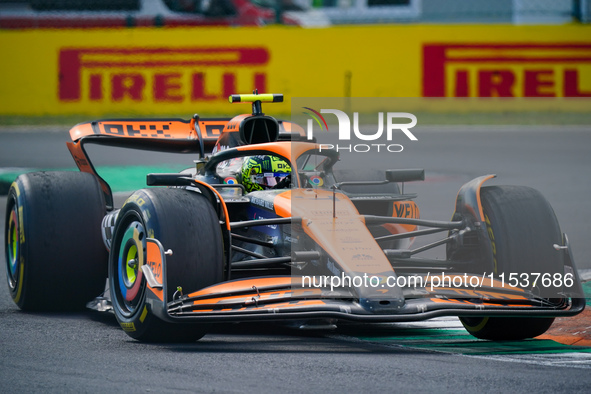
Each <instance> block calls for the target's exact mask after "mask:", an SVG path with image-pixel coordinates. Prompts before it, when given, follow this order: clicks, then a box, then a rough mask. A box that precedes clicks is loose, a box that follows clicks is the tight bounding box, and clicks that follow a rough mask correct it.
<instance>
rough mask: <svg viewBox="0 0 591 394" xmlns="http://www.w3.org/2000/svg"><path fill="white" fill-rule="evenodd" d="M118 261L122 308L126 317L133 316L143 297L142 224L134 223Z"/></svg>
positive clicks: (143, 257)
mask: <svg viewBox="0 0 591 394" xmlns="http://www.w3.org/2000/svg"><path fill="white" fill-rule="evenodd" d="M119 245H120V247H119V255H118V260H117V285H118V288H119V292H118V293H119V295H120V300H119V301H120V302H119V304H120V306H121V307H122V312H123V313H124V314H126V315H131V314H133V313H134V312H135V311H136V309H137V307H138V305H139V304H140V301H141V299H142V296H143V291H142V290H143V286H142V281H143V273H142V270H141V267H142V265H143V264H144V262H145V250H146V237H145V229H144V226H143V225H142V223H140V222H138V221H132V222H131V223H130V224H129V225H128V226H127V228H126V229H125V232H124V233H123V236H122V238H121V242H120V243H119Z"/></svg>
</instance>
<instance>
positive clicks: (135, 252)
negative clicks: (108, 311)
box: [109, 188, 224, 342]
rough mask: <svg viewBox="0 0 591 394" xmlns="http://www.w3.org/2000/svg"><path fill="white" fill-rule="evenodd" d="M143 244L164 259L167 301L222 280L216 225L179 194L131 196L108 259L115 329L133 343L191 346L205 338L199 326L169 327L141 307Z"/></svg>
mask: <svg viewBox="0 0 591 394" xmlns="http://www.w3.org/2000/svg"><path fill="white" fill-rule="evenodd" d="M146 238H155V239H158V240H159V241H160V242H161V243H162V245H163V246H164V248H165V249H171V250H172V251H173V254H172V255H170V256H167V257H166V274H167V277H166V278H165V280H166V283H167V288H168V294H167V299H168V300H172V297H173V294H174V292H175V291H176V289H177V287H181V288H182V289H183V292H184V293H188V292H193V291H197V290H199V289H202V288H204V287H207V286H209V285H212V284H215V283H218V282H221V281H222V280H223V269H224V265H223V262H224V258H223V257H224V255H223V253H224V251H223V241H222V233H221V228H220V225H219V220H218V218H217V216H216V214H215V211H214V209H213V207H212V206H211V203H209V201H207V199H206V198H204V197H203V196H201V195H199V194H197V193H195V192H191V191H187V190H182V189H172V188H171V189H158V188H154V189H145V190H140V191H137V192H135V193H134V194H132V195H131V196H130V197H129V199H128V200H127V201H126V203H125V205H124V206H123V208H122V209H121V211H120V212H119V215H118V218H117V223H116V225H115V235H114V238H113V245H112V248H111V254H110V257H109V281H110V282H109V284H110V286H109V287H110V290H111V300H112V303H113V309H114V311H115V315H116V317H117V320H118V321H119V324H120V325H121V327H122V328H123V330H124V331H125V332H126V333H127V334H128V335H129V336H131V337H132V338H134V339H138V340H141V341H148V342H192V341H196V340H197V339H199V338H201V337H202V336H203V335H205V333H206V332H207V329H208V326H206V325H202V324H184V323H183V324H180V323H169V322H165V321H163V320H161V319H159V318H158V317H157V316H155V315H154V314H153V313H152V307H151V305H150V304H148V303H146V292H147V291H148V290H147V286H146V280H145V278H143V273H142V272H141V268H140V267H141V266H142V265H143V264H145V263H146Z"/></svg>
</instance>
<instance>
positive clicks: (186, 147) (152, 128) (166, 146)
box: [66, 115, 299, 209]
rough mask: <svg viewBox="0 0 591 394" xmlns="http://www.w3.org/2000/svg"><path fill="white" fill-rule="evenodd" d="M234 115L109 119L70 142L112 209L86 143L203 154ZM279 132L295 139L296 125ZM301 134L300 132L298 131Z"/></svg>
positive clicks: (77, 131)
mask: <svg viewBox="0 0 591 394" xmlns="http://www.w3.org/2000/svg"><path fill="white" fill-rule="evenodd" d="M231 120H232V119H231V118H204V119H200V118H199V116H198V115H195V116H193V118H192V119H190V120H183V119H105V120H97V121H92V122H87V123H80V124H77V125H76V126H74V127H73V128H72V129H71V130H70V137H71V139H72V142H67V143H66V145H67V146H68V149H69V151H70V153H71V154H72V157H73V158H74V161H75V162H76V165H77V166H78V168H79V169H80V171H82V172H88V173H90V174H93V175H94V176H96V178H97V179H98V181H99V183H100V185H101V188H102V190H103V193H104V195H105V202H106V204H107V208H108V209H112V208H113V193H112V191H111V187H110V186H109V185H108V183H107V182H106V181H105V180H104V179H103V178H101V177H100V176H99V175H98V174H97V172H96V170H95V168H94V166H93V165H92V162H91V160H90V158H89V157H88V154H87V153H86V150H85V149H84V145H85V144H98V145H107V146H117V147H122V148H131V149H142V150H152V151H159V152H170V153H198V154H199V155H200V157H204V156H205V155H209V154H211V153H212V151H213V149H214V147H215V145H216V143H217V141H218V138H219V137H220V135H222V133H223V131H224V128H225V127H226V125H227V124H228V123H229V122H230V121H231ZM278 124H279V129H280V130H279V131H280V134H281V135H282V136H286V138H285V139H291V138H290V136H291V131H292V124H291V123H290V122H283V121H278ZM298 135H299V133H298Z"/></svg>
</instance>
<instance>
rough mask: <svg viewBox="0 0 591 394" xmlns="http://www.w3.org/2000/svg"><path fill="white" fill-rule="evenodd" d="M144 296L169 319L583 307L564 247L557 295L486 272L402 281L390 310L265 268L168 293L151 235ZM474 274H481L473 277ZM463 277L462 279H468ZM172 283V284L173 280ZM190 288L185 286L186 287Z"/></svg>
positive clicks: (398, 317)
mask: <svg viewBox="0 0 591 394" xmlns="http://www.w3.org/2000/svg"><path fill="white" fill-rule="evenodd" d="M147 241H148V248H147V260H148V264H147V265H144V266H142V270H143V272H144V274H145V276H146V279H147V289H148V292H147V303H148V305H150V307H151V309H152V313H154V314H155V315H156V316H158V317H159V318H160V319H162V320H165V321H170V322H210V323H214V322H240V321H256V320H259V321H262V320H302V319H317V318H323V319H340V320H349V321H357V322H368V323H384V322H408V321H419V320H426V319H431V318H434V317H439V316H507V317H509V316H521V317H558V316H572V315H576V314H578V313H580V312H581V311H582V310H583V309H584V308H585V299H584V298H581V297H580V296H579V295H580V294H583V292H582V289H581V285H580V279H579V278H578V276H577V274H576V269H575V267H574V266H573V263H572V256H570V252H569V251H566V252H567V255H568V257H569V258H568V259H567V260H568V261H567V265H568V266H569V267H568V268H569V270H571V269H572V271H573V272H574V273H575V281H574V287H573V288H572V291H571V292H569V294H565V295H564V298H561V299H556V300H547V299H543V298H539V297H536V296H535V295H534V294H532V293H531V292H528V291H525V290H523V289H520V288H514V287H508V286H507V285H506V284H505V285H504V286H502V285H501V282H499V281H498V280H487V281H484V282H483V283H481V285H480V286H478V288H477V289H475V288H468V287H466V288H461V287H437V288H434V287H433V286H432V284H433V283H432V281H431V279H430V278H429V277H424V278H423V281H422V286H420V287H417V286H413V287H408V288H405V289H403V293H404V296H405V303H404V305H402V306H401V307H400V308H399V309H398V311H397V312H396V313H395V314H393V313H389V314H381V313H373V312H372V311H369V310H367V309H365V308H363V307H362V306H361V305H360V304H359V303H358V299H357V298H356V296H355V294H354V293H353V291H351V290H348V289H343V288H337V289H335V288H333V289H329V288H320V287H312V286H311V287H303V286H302V285H301V284H302V281H301V278H297V277H292V276H265V277H257V278H248V279H239V280H233V281H227V282H222V283H219V284H216V285H212V286H209V287H207V288H205V289H201V290H199V291H196V292H193V293H189V294H183V289H181V288H177V289H176V292H175V293H174V296H173V299H172V300H170V299H167V294H168V291H167V286H168V285H169V284H167V283H166V281H165V280H162V278H166V256H165V254H166V252H165V251H164V249H163V247H162V245H161V244H160V242H159V241H158V240H155V239H148V240H147ZM479 279H480V277H479ZM468 283H469V282H468ZM172 285H173V284H172ZM186 290H189V289H186Z"/></svg>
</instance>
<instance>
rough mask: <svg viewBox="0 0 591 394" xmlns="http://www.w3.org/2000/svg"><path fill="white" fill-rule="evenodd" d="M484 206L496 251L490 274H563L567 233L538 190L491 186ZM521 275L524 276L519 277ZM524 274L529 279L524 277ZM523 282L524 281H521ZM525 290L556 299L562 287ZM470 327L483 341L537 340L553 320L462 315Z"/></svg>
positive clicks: (484, 194) (485, 190) (485, 193)
mask: <svg viewBox="0 0 591 394" xmlns="http://www.w3.org/2000/svg"><path fill="white" fill-rule="evenodd" d="M481 201H482V209H483V211H484V219H485V222H486V226H487V229H488V235H489V238H490V241H491V244H492V250H493V266H492V267H490V270H489V271H488V272H491V271H492V272H493V273H494V274H495V275H500V274H505V278H506V279H505V282H507V278H508V276H509V275H511V273H513V274H519V275H521V274H526V275H528V276H527V277H529V275H530V274H532V273H550V274H554V273H564V268H563V267H564V265H563V264H564V262H563V257H562V256H563V255H562V253H559V252H557V251H556V250H554V248H553V245H554V244H558V245H561V244H562V232H561V231H560V226H559V224H558V220H557V219H556V215H555V214H554V211H553V210H552V207H551V206H550V203H548V201H547V200H546V199H545V198H544V196H543V195H542V194H541V193H540V192H538V191H537V190H535V189H532V188H529V187H524V186H489V187H483V188H482V190H481ZM518 277H519V278H522V277H521V276H518ZM523 278H525V277H523ZM522 282H523V281H522ZM526 290H532V291H536V292H538V294H544V293H548V294H545V295H544V296H547V298H553V297H555V296H556V295H557V293H558V292H559V291H560V290H561V289H553V290H549V289H547V288H540V287H539V285H538V286H537V287H536V288H533V287H532V286H527V287H526ZM460 321H461V322H462V324H463V325H464V327H465V328H466V330H467V331H468V332H469V333H470V334H472V335H474V336H475V337H477V338H480V339H490V340H518V339H527V338H533V337H536V336H538V335H541V334H543V333H544V332H546V330H548V329H549V328H550V326H551V325H552V322H553V321H554V318H527V317H470V318H467V317H463V318H460Z"/></svg>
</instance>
